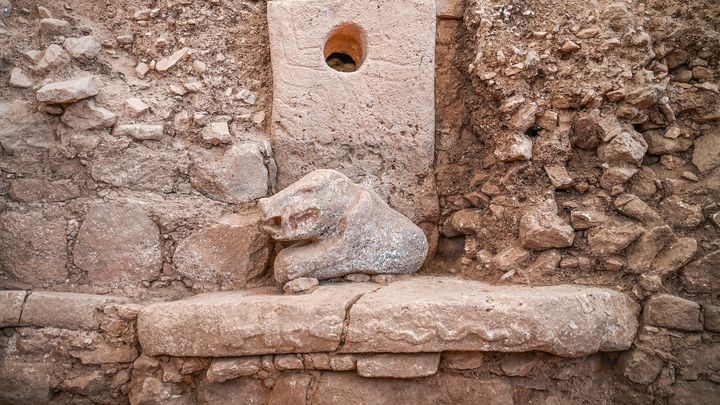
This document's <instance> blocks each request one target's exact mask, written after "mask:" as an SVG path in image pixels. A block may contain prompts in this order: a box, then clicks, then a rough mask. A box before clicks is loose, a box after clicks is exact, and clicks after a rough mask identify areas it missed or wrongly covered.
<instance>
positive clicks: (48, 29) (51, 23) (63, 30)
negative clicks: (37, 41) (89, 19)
mask: <svg viewBox="0 0 720 405" xmlns="http://www.w3.org/2000/svg"><path fill="white" fill-rule="evenodd" d="M40 32H41V33H43V34H48V35H66V34H67V33H69V32H70V23H69V22H67V21H65V20H60V19H57V18H43V19H42V20H40Z"/></svg>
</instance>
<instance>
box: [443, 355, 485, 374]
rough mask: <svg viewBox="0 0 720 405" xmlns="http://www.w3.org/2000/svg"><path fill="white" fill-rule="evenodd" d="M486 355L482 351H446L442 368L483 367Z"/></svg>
mask: <svg viewBox="0 0 720 405" xmlns="http://www.w3.org/2000/svg"><path fill="white" fill-rule="evenodd" d="M484 363H485V356H484V354H483V353H482V352H445V353H443V354H442V359H441V361H440V368H443V369H451V370H472V369H476V368H480V367H482V365H483V364H484Z"/></svg>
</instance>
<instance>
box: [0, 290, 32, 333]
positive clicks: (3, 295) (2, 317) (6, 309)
mask: <svg viewBox="0 0 720 405" xmlns="http://www.w3.org/2000/svg"><path fill="white" fill-rule="evenodd" d="M26 295H27V292H25V291H0V328H5V327H8V326H10V327H12V326H17V325H18V322H19V321H20V313H21V312H22V307H23V303H24V302H25V296H26Z"/></svg>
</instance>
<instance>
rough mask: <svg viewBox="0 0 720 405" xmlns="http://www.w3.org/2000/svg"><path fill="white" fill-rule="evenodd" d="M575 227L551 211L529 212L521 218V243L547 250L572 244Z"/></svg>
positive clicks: (526, 246) (531, 247) (533, 248)
mask: <svg viewBox="0 0 720 405" xmlns="http://www.w3.org/2000/svg"><path fill="white" fill-rule="evenodd" d="M574 239H575V232H574V230H573V228H572V227H571V226H570V225H568V224H567V223H566V222H565V221H564V220H563V219H562V218H560V217H559V216H557V215H556V214H553V213H550V212H529V213H527V214H525V215H524V216H523V217H522V218H521V219H520V243H521V244H522V246H523V247H524V248H527V249H532V250H546V249H552V248H563V247H568V246H571V245H572V243H573V240H574Z"/></svg>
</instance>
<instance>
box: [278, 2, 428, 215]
mask: <svg viewBox="0 0 720 405" xmlns="http://www.w3.org/2000/svg"><path fill="white" fill-rule="evenodd" d="M267 7H268V9H267V11H268V28H269V31H270V52H271V61H272V70H273V87H274V89H273V108H272V111H273V117H272V142H273V149H274V151H275V158H276V160H277V164H278V186H279V187H280V188H284V187H286V186H287V185H289V184H291V183H292V182H294V181H296V180H298V179H299V178H300V177H302V176H303V175H305V174H307V173H309V172H311V171H313V170H315V169H321V168H329V169H336V170H339V171H341V172H342V173H344V174H345V175H347V176H348V177H350V178H351V179H352V180H354V181H361V180H365V179H366V178H367V179H369V180H370V181H372V183H373V186H374V187H375V189H376V191H378V193H379V194H380V195H381V196H382V197H383V198H384V199H387V200H388V201H389V204H390V206H391V207H393V208H395V209H397V210H398V211H400V212H401V213H402V214H404V215H406V216H407V217H409V218H410V219H411V220H413V221H414V222H416V223H418V222H422V221H435V219H436V217H437V214H438V201H437V193H436V191H435V184H434V176H433V173H432V167H433V160H434V152H433V149H434V143H435V142H434V115H435V108H434V79H435V73H434V72H435V25H436V13H435V11H436V10H435V1H434V0H380V1H377V2H374V3H367V2H364V1H344V0H331V1H330V2H328V1H327V0H288V1H274V2H268V3H267Z"/></svg>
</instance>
